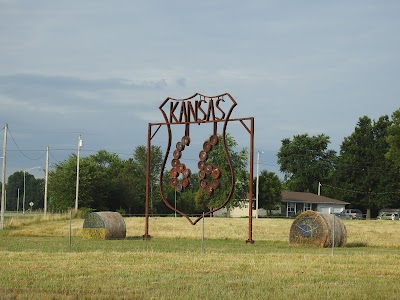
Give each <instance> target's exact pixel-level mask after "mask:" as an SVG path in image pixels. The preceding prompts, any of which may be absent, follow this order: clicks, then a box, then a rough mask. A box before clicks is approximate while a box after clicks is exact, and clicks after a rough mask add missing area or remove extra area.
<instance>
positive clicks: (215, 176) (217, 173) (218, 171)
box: [211, 168, 221, 179]
mask: <svg viewBox="0 0 400 300" xmlns="http://www.w3.org/2000/svg"><path fill="white" fill-rule="evenodd" d="M220 176H221V169H220V168H215V169H214V170H212V172H211V177H212V178H213V179H218V178H219V177H220Z"/></svg>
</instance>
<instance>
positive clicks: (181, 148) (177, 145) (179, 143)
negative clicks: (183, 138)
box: [176, 142, 185, 151]
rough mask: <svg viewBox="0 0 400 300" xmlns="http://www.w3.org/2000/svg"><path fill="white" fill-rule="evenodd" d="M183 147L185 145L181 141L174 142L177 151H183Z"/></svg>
mask: <svg viewBox="0 0 400 300" xmlns="http://www.w3.org/2000/svg"><path fill="white" fill-rule="evenodd" d="M184 149H185V145H184V144H182V143H181V142H177V143H176V150H178V151H183V150H184Z"/></svg>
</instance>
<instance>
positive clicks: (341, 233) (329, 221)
mask: <svg viewBox="0 0 400 300" xmlns="http://www.w3.org/2000/svg"><path fill="white" fill-rule="evenodd" d="M333 228H335V233H334V236H335V238H334V239H335V241H334V246H335V247H341V246H344V245H345V244H346V241H347V231H346V227H345V226H344V224H343V222H342V220H341V219H339V218H338V217H336V216H335V215H331V214H324V213H320V212H316V211H312V210H308V211H305V212H303V213H301V214H300V215H299V216H297V218H296V219H295V220H294V221H293V224H292V226H291V228H290V235H289V243H290V244H294V245H299V244H311V245H315V246H317V247H324V248H327V247H332V238H333V237H332V232H333Z"/></svg>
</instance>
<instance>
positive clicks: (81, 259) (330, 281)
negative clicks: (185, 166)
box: [0, 216, 400, 299]
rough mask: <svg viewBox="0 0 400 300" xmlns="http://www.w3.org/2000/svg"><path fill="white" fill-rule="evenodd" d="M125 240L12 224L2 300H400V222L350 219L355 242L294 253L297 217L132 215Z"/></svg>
mask: <svg viewBox="0 0 400 300" xmlns="http://www.w3.org/2000/svg"><path fill="white" fill-rule="evenodd" d="M125 222H126V225H127V238H126V239H125V240H108V241H106V240H84V239H83V238H82V225H83V219H73V220H72V238H71V239H70V237H69V232H70V221H69V219H68V217H66V216H63V217H54V216H49V217H47V218H45V219H44V218H38V217H35V218H33V219H30V218H24V219H12V220H7V226H8V229H6V230H3V231H2V232H1V233H0V262H1V271H0V299H400V221H387V220H385V221H383V220H382V221H380V220H379V221H378V220H344V221H343V222H344V224H345V226H346V228H347V233H348V238H347V240H348V241H347V245H346V247H343V248H335V249H334V251H333V252H332V249H331V248H329V249H321V248H315V247H310V246H291V245H289V243H288V238H289V231H290V227H291V225H292V223H293V220H290V219H254V220H253V239H254V240H255V243H254V244H246V243H245V241H246V240H247V238H248V219H246V218H243V219H233V218H206V219H205V222H204V237H205V240H204V243H202V234H203V232H202V228H203V224H202V222H200V223H198V224H197V225H195V226H192V225H190V224H189V222H188V221H187V220H186V219H184V218H174V217H151V218H150V223H149V234H150V235H151V236H152V239H151V240H149V241H143V240H142V239H141V236H142V235H143V234H144V227H145V219H144V218H140V217H132V218H125Z"/></svg>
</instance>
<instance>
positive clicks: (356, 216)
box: [343, 208, 363, 220]
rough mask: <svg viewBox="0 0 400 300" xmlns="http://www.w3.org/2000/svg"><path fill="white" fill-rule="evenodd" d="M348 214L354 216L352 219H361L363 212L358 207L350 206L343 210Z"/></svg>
mask: <svg viewBox="0 0 400 300" xmlns="http://www.w3.org/2000/svg"><path fill="white" fill-rule="evenodd" d="M343 212H344V213H345V214H346V215H349V216H351V217H352V219H359V220H361V219H362V217H363V214H362V212H361V210H359V209H356V208H349V209H345V210H344V211H343Z"/></svg>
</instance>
